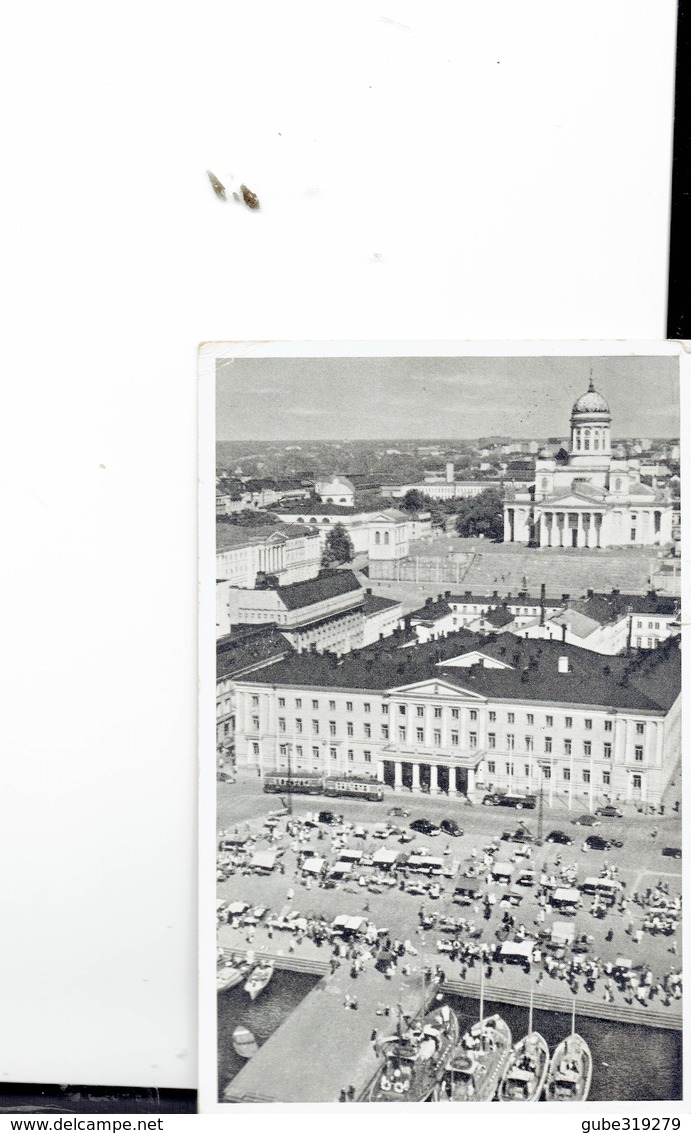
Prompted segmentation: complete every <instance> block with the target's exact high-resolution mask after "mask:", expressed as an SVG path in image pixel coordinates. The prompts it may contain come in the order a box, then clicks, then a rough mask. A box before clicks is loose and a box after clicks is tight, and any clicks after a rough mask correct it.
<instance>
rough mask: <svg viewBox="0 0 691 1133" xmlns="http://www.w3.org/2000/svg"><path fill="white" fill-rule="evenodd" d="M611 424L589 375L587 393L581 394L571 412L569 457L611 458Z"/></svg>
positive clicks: (603, 400)
mask: <svg viewBox="0 0 691 1133" xmlns="http://www.w3.org/2000/svg"><path fill="white" fill-rule="evenodd" d="M611 423H612V414H611V413H610V411H609V405H608V404H607V402H606V401H605V399H604V397H603V396H602V394H601V393H598V392H597V390H596V389H595V386H594V385H593V378H592V375H591V377H590V385H589V386H588V391H587V393H584V394H581V396H580V397H579V399H578V401H577V402H576V403H575V405H574V407H573V409H572V410H571V456H572V457H589V458H591V459H592V458H593V457H594V458H595V459H597V458H598V457H601V456H607V457H609V456H611V454H612V444H611V439H610V425H611Z"/></svg>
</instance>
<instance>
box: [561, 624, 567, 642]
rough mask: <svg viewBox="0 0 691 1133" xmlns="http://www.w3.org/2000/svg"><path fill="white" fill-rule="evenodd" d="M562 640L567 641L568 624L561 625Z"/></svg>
mask: <svg viewBox="0 0 691 1133" xmlns="http://www.w3.org/2000/svg"><path fill="white" fill-rule="evenodd" d="M561 639H562V641H566V622H562V623H561Z"/></svg>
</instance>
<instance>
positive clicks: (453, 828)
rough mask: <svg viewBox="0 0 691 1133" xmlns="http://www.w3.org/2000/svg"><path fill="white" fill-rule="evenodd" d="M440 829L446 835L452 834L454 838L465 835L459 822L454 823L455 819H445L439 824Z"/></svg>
mask: <svg viewBox="0 0 691 1133" xmlns="http://www.w3.org/2000/svg"><path fill="white" fill-rule="evenodd" d="M439 828H440V829H441V830H443V831H444V833H445V834H450V835H451V837H452V838H460V837H461V835H462V834H463V831H462V830H461V828H460V826H459V825H458V823H457V822H454V820H453V818H443V819H442V820H441V822H440V823H439Z"/></svg>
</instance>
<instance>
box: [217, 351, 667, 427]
mask: <svg viewBox="0 0 691 1133" xmlns="http://www.w3.org/2000/svg"><path fill="white" fill-rule="evenodd" d="M591 370H592V376H593V381H594V383H595V388H596V389H597V390H598V391H599V392H600V393H601V394H603V396H604V397H605V398H606V400H607V401H608V403H609V407H610V410H611V412H612V435H613V436H614V437H629V436H643V437H677V436H678V435H679V363H678V361H677V359H676V358H675V357H631V356H623V357H603V356H600V357H593V358H588V357H578V358H576V357H569V358H567V357H562V358H545V357H537V358H508V357H507V358H463V357H455V358H236V359H220V360H219V362H218V364H217V371H216V373H217V383H216V437H217V440H219V441H225V440H234V441H243V440H275V441H280V440H285V441H291V440H303V441H304V440H339V439H352V440H357V439H362V440H370V439H372V440H374V439H382V440H386V439H392V440H394V439H401V440H402V439H406V438H420V439H425V438H431V439H436V438H449V439H453V438H458V439H465V438H473V437H478V436H489V435H493V434H499V435H509V436H513V437H538V438H540V437H548V436H561V435H564V436H566V435H568V423H569V416H570V413H571V407H572V405H573V403H574V401H575V400H576V398H577V397H578V396H579V395H580V394H581V393H584V392H585V390H586V389H587V388H588V382H589V380H590V374H591Z"/></svg>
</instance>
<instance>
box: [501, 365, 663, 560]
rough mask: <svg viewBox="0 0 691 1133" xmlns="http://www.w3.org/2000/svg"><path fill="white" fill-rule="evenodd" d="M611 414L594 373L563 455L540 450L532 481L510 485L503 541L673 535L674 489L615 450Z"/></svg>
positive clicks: (654, 540)
mask: <svg viewBox="0 0 691 1133" xmlns="http://www.w3.org/2000/svg"><path fill="white" fill-rule="evenodd" d="M611 424H612V415H611V413H610V411H609V406H608V404H607V402H606V401H605V399H604V397H603V396H602V394H600V393H598V392H597V390H596V389H595V387H594V385H593V381H592V378H591V380H590V386H589V388H588V390H587V392H586V393H584V394H583V395H582V396H581V397H579V398H578V401H577V402H576V404H575V405H574V407H573V409H572V411H571V427H570V440H569V453H568V457H567V459H566V460H558V459H557V458H556V457H552V456H547V455H542V454H541V455H540V456H538V458H537V460H536V462H535V480H534V482H533V483H531V484H525V485H523V484H521V485H517V486H516V487H515V488H507V492H506V499H505V503H504V542H505V543H526V544H530V545H532V546H539V547H588V548H598V547H623V546H654V545H661V544H664V543H669V542H671V540H672V510H673V508H672V499H671V495H670V492H669V490H667V489H661V488H658V487H656V486H654V485H655V482H654V481H653V485H650V484H645V483H643V482H642V481H641V465H640V461H639V460H622V459H618V458H616V457H614V456H612V440H611Z"/></svg>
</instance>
